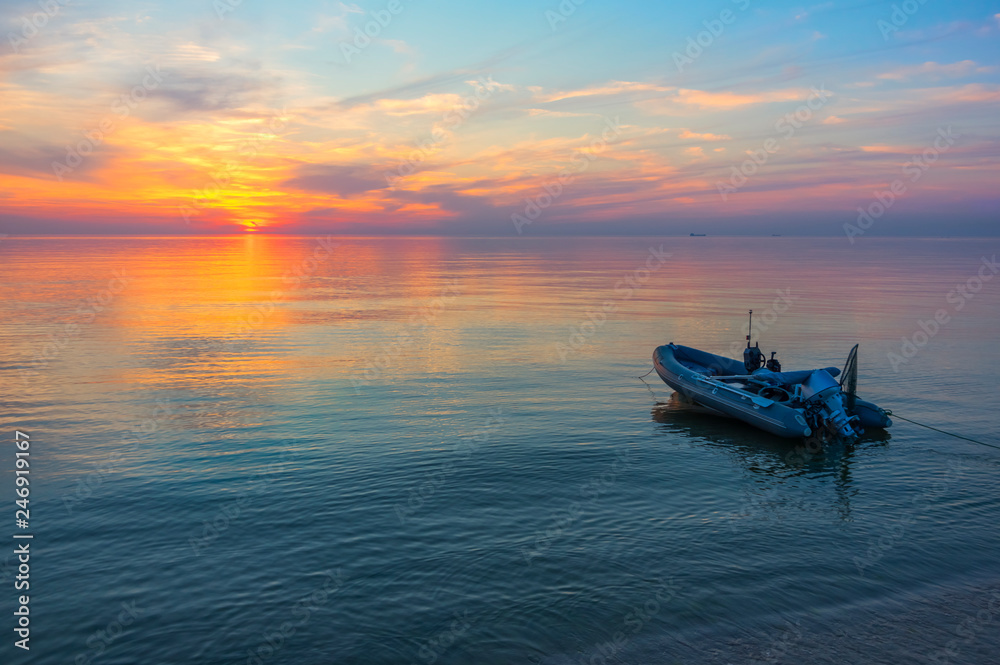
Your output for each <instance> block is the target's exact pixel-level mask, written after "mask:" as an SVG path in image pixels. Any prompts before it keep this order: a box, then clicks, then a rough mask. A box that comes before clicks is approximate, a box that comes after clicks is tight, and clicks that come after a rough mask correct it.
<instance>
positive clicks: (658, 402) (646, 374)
mask: <svg viewBox="0 0 1000 665" xmlns="http://www.w3.org/2000/svg"><path fill="white" fill-rule="evenodd" d="M653 369H656V368H655V367H654V368H653ZM653 369H651V370H649V371H648V372H646V373H645V374H643V375H642V376H636V377H633V378H636V379H639V380H640V381H642V384H643V385H644V386H646V390H648V391H649V394H650V395H652V396H653V403H654V404H662V403H663V402H661V401H660V398H659V397H657V396H656V393H654V392H653V388H652V387H651V386H650V385H649V384H648V383H646V382H645V381H643V377H647V376H649V375H650V374H652V373H653Z"/></svg>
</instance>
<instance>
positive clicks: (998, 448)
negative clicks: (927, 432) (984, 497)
mask: <svg viewBox="0 0 1000 665" xmlns="http://www.w3.org/2000/svg"><path fill="white" fill-rule="evenodd" d="M886 414H887V415H890V416H892V417H893V418H899V419H901V420H905V421H906V422H908V423H913V424H914V425H919V426H920V427H926V428H927V429H932V430H934V431H935V432H941V433H942V434H947V435H948V436H953V437H955V438H956V439H962V440H963V441H971V442H972V443H978V444H979V445H981V446H986V447H988V448H996V449H997V450H1000V446H995V445H993V444H992V443H986V442H985V441H977V440H975V439H970V438H969V437H967V436H959V435H958V434H952V433H951V432H946V431H944V430H943V429H938V428H937V427H931V426H930V425H925V424H923V423H918V422H917V421H916V420H910V419H909V418H906V417H904V416H901V415H899V414H898V413H893V412H892V411H886Z"/></svg>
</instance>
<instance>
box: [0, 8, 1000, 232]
mask: <svg viewBox="0 0 1000 665" xmlns="http://www.w3.org/2000/svg"><path fill="white" fill-rule="evenodd" d="M230 1H231V3H232V4H230V3H229V2H227V0H215V1H214V2H213V0H173V1H172V2H163V1H143V0H139V1H128V2H126V1H121V0H73V1H72V2H66V1H65V0H63V1H61V2H60V0H48V1H46V0H40V1H39V0H36V1H34V2H22V1H20V0H15V1H10V0H5V2H4V3H3V5H2V8H0V26H2V28H3V31H2V33H3V39H2V43H0V174H2V175H0V233H7V234H34V233H62V234H68V233H81V234H104V233H122V234H125V233H149V234H187V233H233V232H244V231H249V232H258V233H259V232H280V233H320V232H322V233H352V234H373V235H378V234H386V233H393V234H427V233H432V234H438V233H440V234H457V235H518V233H520V234H521V235H525V236H531V235H539V236H540V235H554V234H563V233H588V234H598V235H600V234H613V233H644V234H671V233H683V234H687V233H688V232H689V231H694V232H705V233H710V234H715V233H718V234H727V233H728V234H744V233H747V234H766V235H769V234H771V233H783V234H795V233H799V234H807V235H830V236H833V235H843V234H844V229H843V227H844V224H850V223H855V222H856V220H857V219H858V208H859V206H860V207H863V208H867V209H869V210H875V211H876V212H877V211H878V208H879V207H880V206H883V205H884V206H885V208H887V209H886V210H885V212H884V214H882V215H881V216H878V218H877V219H875V220H874V223H873V224H872V225H871V226H870V230H869V231H868V232H869V233H870V234H872V235H885V234H912V235H948V234H958V235H994V234H995V233H996V230H997V227H998V225H997V224H996V219H997V211H998V210H1000V193H998V187H997V185H998V176H1000V170H998V164H1000V161H998V158H1000V123H998V118H1000V112H998V111H1000V58H998V55H1000V2H946V1H945V0H925V1H924V2H923V3H921V2H920V0H908V2H903V3H896V4H893V3H889V2H866V1H863V0H862V1H858V2H826V3H821V4H810V3H804V4H803V3H800V2H784V1H781V0H778V1H776V2H766V3H765V2H756V1H754V0H735V1H733V0H716V1H714V2H708V3H693V2H692V3H688V2H685V3H681V2H637V1H626V2H603V1H602V0H585V1H583V2H581V4H579V5H577V4H575V3H574V2H573V0H564V1H563V2H562V4H560V2H559V1H558V0H550V1H548V2H546V1H535V2H528V1H524V0H508V1H507V2H503V3H469V2H453V1H450V0H438V1H436V2H431V1H430V0H372V1H371V2H364V3H360V4H354V3H349V2H323V1H315V2H302V1H300V0H285V1H283V2H265V0H242V1H240V0H230ZM577 1H578V2H579V1H580V0H577ZM366 29H367V30H368V32H369V33H370V34H371V35H374V36H369V35H365V34H364V30H366ZM754 159H756V162H754V161H753V160H754ZM915 160H916V161H915ZM894 183H895V190H896V193H895V194H892V193H891V191H890V190H891V189H893V187H894ZM886 191H888V192H890V193H889V194H877V193H881V192H886ZM879 198H881V199H882V203H879V204H878V205H877V206H875V207H874V208H872V207H871V206H872V204H873V203H874V202H878V201H879ZM519 220H520V221H519Z"/></svg>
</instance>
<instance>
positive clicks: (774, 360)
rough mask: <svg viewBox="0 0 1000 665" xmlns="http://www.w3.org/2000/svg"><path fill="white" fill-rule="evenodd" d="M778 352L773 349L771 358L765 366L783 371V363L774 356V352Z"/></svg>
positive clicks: (773, 370) (774, 370)
mask: <svg viewBox="0 0 1000 665" xmlns="http://www.w3.org/2000/svg"><path fill="white" fill-rule="evenodd" d="M776 353H777V351H771V359H770V360H768V361H767V364H766V365H764V367H766V368H767V369H769V370H771V371H772V372H780V371H781V363H780V362H778V359H777V358H775V357H774V354H776Z"/></svg>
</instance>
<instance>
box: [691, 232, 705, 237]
mask: <svg viewBox="0 0 1000 665" xmlns="http://www.w3.org/2000/svg"><path fill="white" fill-rule="evenodd" d="M703 235H705V234H704V233H692V234H691V237H701V236H703Z"/></svg>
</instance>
